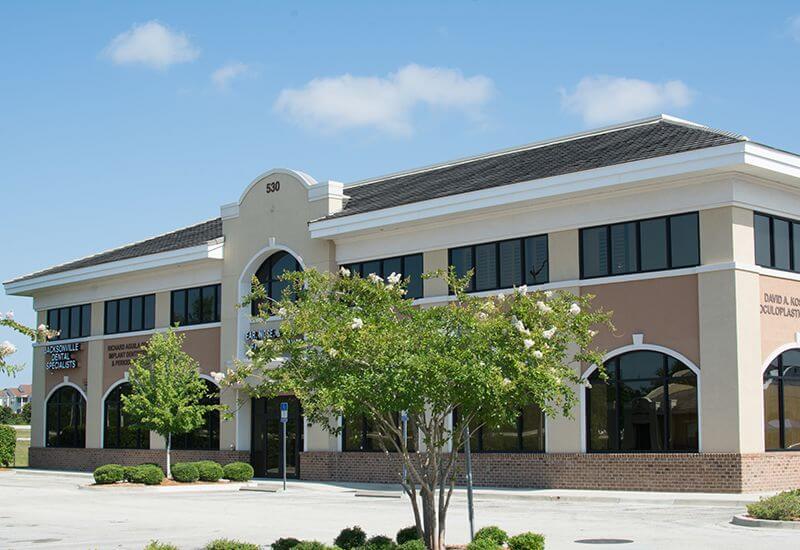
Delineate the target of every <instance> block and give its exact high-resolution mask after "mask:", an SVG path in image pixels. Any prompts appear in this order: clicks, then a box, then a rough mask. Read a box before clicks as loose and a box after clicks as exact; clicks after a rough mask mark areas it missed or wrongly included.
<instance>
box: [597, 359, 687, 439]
mask: <svg viewBox="0 0 800 550" xmlns="http://www.w3.org/2000/svg"><path fill="white" fill-rule="evenodd" d="M605 369H606V374H607V375H608V380H605V381H604V380H602V379H601V378H600V373H599V372H597V371H595V372H594V373H592V374H591V376H589V383H590V384H591V388H588V389H587V390H586V426H587V429H586V439H587V441H586V448H587V450H589V451H697V450H698V448H699V437H698V434H699V425H698V416H697V375H696V374H695V373H694V371H692V369H690V368H689V367H688V366H686V365H684V364H683V363H682V362H681V361H679V360H677V359H675V358H674V357H670V356H669V355H666V354H663V353H659V352H656V351H632V352H629V353H625V354H623V355H619V356H617V357H614V358H612V359H610V360H608V361H607V362H606V364H605Z"/></svg>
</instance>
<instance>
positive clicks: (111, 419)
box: [103, 382, 150, 449]
mask: <svg viewBox="0 0 800 550" xmlns="http://www.w3.org/2000/svg"><path fill="white" fill-rule="evenodd" d="M130 393H131V385H130V383H128V382H123V383H122V384H120V385H118V386H117V387H116V388H114V389H113V390H111V392H110V393H109V394H108V396H107V397H106V400H105V402H104V403H103V419H104V424H103V447H104V448H106V449H149V448H150V432H149V431H147V430H144V429H140V428H135V427H132V426H131V423H130V419H128V418H126V417H125V414H124V413H123V412H122V396H123V395H130Z"/></svg>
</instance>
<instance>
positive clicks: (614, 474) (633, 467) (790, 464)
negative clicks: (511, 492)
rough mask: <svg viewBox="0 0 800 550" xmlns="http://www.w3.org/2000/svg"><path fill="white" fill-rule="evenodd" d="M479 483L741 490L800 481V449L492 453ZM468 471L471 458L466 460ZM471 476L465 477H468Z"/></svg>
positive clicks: (353, 464)
mask: <svg viewBox="0 0 800 550" xmlns="http://www.w3.org/2000/svg"><path fill="white" fill-rule="evenodd" d="M472 463H473V479H474V482H475V484H476V485H482V486H495V487H533V488H547V489H604V490H626V491H671V492H695V491H696V492H712V493H739V492H754V491H767V490H779V489H790V488H792V489H794V488H798V487H800V453H765V454H752V455H740V454H735V453H686V454H684V453H680V454H678V453H675V454H671V453H670V454H667V453H663V454H656V453H636V454H625V453H616V454H614V453H612V454H600V453H587V454H583V453H553V454H525V453H487V454H475V455H473V461H472ZM461 466H462V468H461V471H462V472H463V460H462V465H461ZM398 472H399V467H398V461H397V457H395V456H391V455H390V456H386V455H384V454H383V453H336V452H322V451H320V452H307V453H301V455H300V476H301V478H302V479H308V480H317V481H353V482H368V483H392V482H396V481H397V480H398ZM461 481H463V479H462V480H461Z"/></svg>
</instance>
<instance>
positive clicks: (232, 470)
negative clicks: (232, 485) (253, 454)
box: [222, 462, 255, 481]
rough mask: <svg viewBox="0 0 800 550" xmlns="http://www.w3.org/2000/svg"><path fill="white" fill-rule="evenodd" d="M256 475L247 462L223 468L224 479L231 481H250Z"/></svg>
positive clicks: (233, 463)
mask: <svg viewBox="0 0 800 550" xmlns="http://www.w3.org/2000/svg"><path fill="white" fill-rule="evenodd" d="M254 473H255V472H253V467H252V466H250V465H249V464H248V463H247V462H231V463H230V464H226V465H225V466H224V467H223V468H222V477H224V478H225V479H229V480H231V481H250V480H251V479H253V474H254Z"/></svg>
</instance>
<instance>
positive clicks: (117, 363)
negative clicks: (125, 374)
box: [105, 340, 147, 367]
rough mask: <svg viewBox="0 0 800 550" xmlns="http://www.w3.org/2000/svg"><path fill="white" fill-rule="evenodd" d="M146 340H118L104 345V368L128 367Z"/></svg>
mask: <svg viewBox="0 0 800 550" xmlns="http://www.w3.org/2000/svg"><path fill="white" fill-rule="evenodd" d="M146 343H147V340H136V341H133V342H131V341H122V342H120V341H119V340H117V341H114V342H110V343H108V344H106V358H105V366H107V367H129V366H130V365H131V360H132V359H133V358H134V357H136V356H137V355H139V354H140V353H141V351H142V346H144V345H145V344H146Z"/></svg>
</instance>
